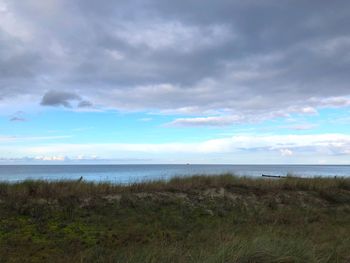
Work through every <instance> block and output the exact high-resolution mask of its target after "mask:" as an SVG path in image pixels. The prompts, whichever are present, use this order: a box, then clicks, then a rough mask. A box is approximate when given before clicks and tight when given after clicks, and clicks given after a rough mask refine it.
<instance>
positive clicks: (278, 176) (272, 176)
mask: <svg viewBox="0 0 350 263" xmlns="http://www.w3.org/2000/svg"><path fill="white" fill-rule="evenodd" d="M261 176H262V177H270V178H287V176H283V175H269V174H262V175H261Z"/></svg>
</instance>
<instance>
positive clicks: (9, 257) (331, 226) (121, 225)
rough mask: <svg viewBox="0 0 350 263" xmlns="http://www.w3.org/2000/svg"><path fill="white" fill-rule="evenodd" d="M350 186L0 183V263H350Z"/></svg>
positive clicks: (202, 179)
mask: <svg viewBox="0 0 350 263" xmlns="http://www.w3.org/2000/svg"><path fill="white" fill-rule="evenodd" d="M349 248H350V179H344V178H337V179H334V178H312V179H297V178H286V179H254V178H246V177H235V176H233V175H230V174H224V175H221V176H205V175H201V176H200V175H199V176H193V177H177V178H173V179H171V180H169V181H151V182H144V183H135V184H130V185H115V184H108V183H98V184H97V183H89V182H74V181H57V182H47V181H24V182H19V183H15V184H10V183H0V262H65V263H67V262H170V263H171V262H179V263H180V262H208V263H209V262H237V263H241V262H242V263H253V262H266V263H268V262H276V263H277V262H280V263H282V262H310V263H312V262H315V263H316V262H317V263H326V262H329V263H330V262H350V250H349Z"/></svg>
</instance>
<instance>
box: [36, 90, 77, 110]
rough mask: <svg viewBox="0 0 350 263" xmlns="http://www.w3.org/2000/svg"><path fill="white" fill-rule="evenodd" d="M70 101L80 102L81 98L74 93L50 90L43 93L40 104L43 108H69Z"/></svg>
mask: <svg viewBox="0 0 350 263" xmlns="http://www.w3.org/2000/svg"><path fill="white" fill-rule="evenodd" d="M71 101H81V98H80V96H78V95H77V94H75V93H71V92H64V91H53V90H51V91H48V92H47V93H45V95H44V96H43V98H42V100H41V102H40V104H41V105H43V106H64V107H66V108H71V107H72V105H71Z"/></svg>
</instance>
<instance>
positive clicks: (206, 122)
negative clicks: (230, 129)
mask: <svg viewBox="0 0 350 263" xmlns="http://www.w3.org/2000/svg"><path fill="white" fill-rule="evenodd" d="M242 120H243V118H242V117H240V116H238V115H237V116H214V117H197V118H178V119H175V120H174V121H172V122H170V123H168V124H167V125H168V126H185V127H186V126H226V125H231V124H234V123H239V122H241V121H242Z"/></svg>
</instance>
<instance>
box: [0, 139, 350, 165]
mask: <svg viewBox="0 0 350 263" xmlns="http://www.w3.org/2000/svg"><path fill="white" fill-rule="evenodd" d="M349 149H350V135H346V134H314V135H293V134H291V135H237V136H233V137H226V138H219V139H213V140H207V141H202V142H198V143H178V142H173V143H159V144H132V143H117V144H116V143H114V144H113V143H108V144H44V145H41V146H12V147H9V146H7V147H6V146H1V147H0V152H9V153H11V152H12V153H15V154H16V155H17V156H18V155H22V156H29V157H30V156H33V157H36V156H39V157H43V156H44V157H47V158H51V159H57V160H59V159H60V158H61V157H66V158H70V159H72V158H76V157H77V156H81V155H84V156H99V157H100V158H111V159H114V158H121V157H123V158H125V157H128V158H129V157H130V158H139V157H140V156H141V157H145V156H158V157H159V156H160V157H163V156H171V155H173V154H175V155H178V154H180V155H179V158H181V154H186V155H187V154H189V155H215V154H234V155H236V156H237V155H241V154H244V153H245V152H251V153H253V154H254V153H259V154H261V152H264V154H277V155H280V154H282V155H283V156H297V155H300V154H301V155H303V154H304V155H305V154H307V155H308V156H310V155H320V154H321V155H325V156H339V155H349V154H350V151H349ZM228 156H229V155H228ZM2 157H5V156H2ZM10 157H15V156H10ZM44 157H43V158H44ZM61 159H62V158H61Z"/></svg>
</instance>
